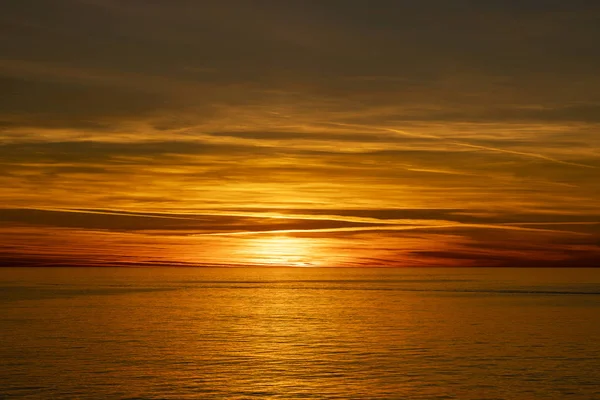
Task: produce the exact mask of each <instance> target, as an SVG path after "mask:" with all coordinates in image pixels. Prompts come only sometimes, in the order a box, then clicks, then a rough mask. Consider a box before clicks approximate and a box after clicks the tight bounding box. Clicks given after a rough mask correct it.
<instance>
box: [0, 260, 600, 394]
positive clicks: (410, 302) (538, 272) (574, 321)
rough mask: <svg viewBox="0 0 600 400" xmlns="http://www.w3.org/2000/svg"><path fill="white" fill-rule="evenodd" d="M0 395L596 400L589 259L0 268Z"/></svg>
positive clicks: (598, 365) (594, 287) (596, 345)
mask: <svg viewBox="0 0 600 400" xmlns="http://www.w3.org/2000/svg"><path fill="white" fill-rule="evenodd" d="M0 398H1V399H13V398H14V399H21V398H23V399H254V398H256V399H262V398H273V399H306V398H314V399H353V398H354V399H357V398H364V399H427V400H432V399H461V400H462V399H478V400H484V399H490V400H491V399H585V400H591V399H600V269H599V270H593V269H573V270H560V269H382V268H376V269H329V268H324V269H316V268H314V269H311V268H295V269H294V268H272V269H267V268H262V269H239V268H235V269H191V268H148V269H142V268H139V269H135V268H129V269H126V268H120V269H119V268H90V269H84V268H64V269H63V268H48V269H41V268H39V269H16V268H15V269H1V270H0Z"/></svg>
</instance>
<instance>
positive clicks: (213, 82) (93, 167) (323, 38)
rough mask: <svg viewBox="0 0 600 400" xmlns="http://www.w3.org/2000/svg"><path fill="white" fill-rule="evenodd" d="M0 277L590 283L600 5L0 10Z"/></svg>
mask: <svg viewBox="0 0 600 400" xmlns="http://www.w3.org/2000/svg"><path fill="white" fill-rule="evenodd" d="M0 11H1V12H0V26H1V30H2V35H0V54H1V56H0V93H2V96H0V185H2V191H0V204H1V206H2V208H0V257H1V260H2V261H1V262H0V264H1V265H57V264H61V265H62V264H66V265H75V264H78V265H132V264H136V265H179V264H182V265H297V266H300V265H305V266H310V265H312V266H417V265H418V266H527V265H531V266H544V265H546V266H600V179H599V177H600V131H599V128H600V76H599V75H598V73H597V71H598V70H599V69H600V52H598V51H597V42H598V40H599V39H600V4H598V3H597V2H596V1H586V0H579V1H577V0H574V1H571V2H564V1H553V0H545V1H541V0H522V1H519V2H517V1H506V0H505V1H499V0H498V1H486V2H479V1H474V0H462V1H453V2H448V1H442V0H425V1H419V2H413V1H391V0H389V1H388V0H378V1H374V2H366V1H353V0H346V1H341V0H340V1H338V0H331V1H309V0H306V1H274V0H273V1H271V0H258V1H244V0H236V1H202V2H198V1H191V0H170V1H159V0H131V1H127V2H123V1H117V0H56V1H53V2H38V1H34V0H9V1H6V2H3V3H2V5H0Z"/></svg>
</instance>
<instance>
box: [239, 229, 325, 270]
mask: <svg viewBox="0 0 600 400" xmlns="http://www.w3.org/2000/svg"><path fill="white" fill-rule="evenodd" d="M315 250H316V249H314V243H313V241H311V239H306V238H297V237H289V236H258V237H254V238H251V239H249V240H248V242H247V243H246V246H245V249H244V252H247V253H248V260H249V261H250V262H251V263H253V264H254V263H256V264H263V265H272V266H290V267H317V266H319V263H318V262H317V261H316V260H315V256H316V255H318V252H316V251H315Z"/></svg>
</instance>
